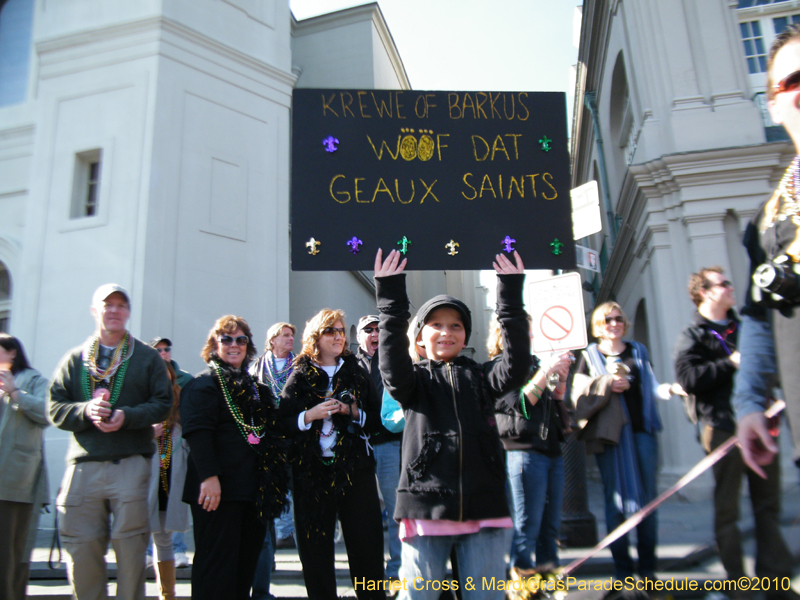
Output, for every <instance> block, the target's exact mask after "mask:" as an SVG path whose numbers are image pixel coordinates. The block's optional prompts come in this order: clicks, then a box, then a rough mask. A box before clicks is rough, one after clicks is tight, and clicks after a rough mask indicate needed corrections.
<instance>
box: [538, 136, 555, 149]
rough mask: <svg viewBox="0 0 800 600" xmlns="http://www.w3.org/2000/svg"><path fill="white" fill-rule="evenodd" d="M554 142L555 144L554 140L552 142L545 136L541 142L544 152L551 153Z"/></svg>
mask: <svg viewBox="0 0 800 600" xmlns="http://www.w3.org/2000/svg"><path fill="white" fill-rule="evenodd" d="M552 142H553V140H551V139H550V138H549V137H547V136H546V135H543V136H542V139H540V140H539V143H540V144H541V145H542V150H544V151H545V152H550V149H551V148H552V146H551V145H550V144H551V143H552Z"/></svg>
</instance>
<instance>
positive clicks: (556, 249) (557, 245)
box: [550, 238, 564, 256]
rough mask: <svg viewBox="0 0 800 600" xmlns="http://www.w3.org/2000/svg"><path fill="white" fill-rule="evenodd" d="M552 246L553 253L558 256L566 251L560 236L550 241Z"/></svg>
mask: <svg viewBox="0 0 800 600" xmlns="http://www.w3.org/2000/svg"><path fill="white" fill-rule="evenodd" d="M550 247H551V248H552V249H553V254H555V255H556V256H558V255H559V254H561V253H562V252H564V244H563V243H562V242H559V241H558V238H556V239H554V240H553V241H552V242H550Z"/></svg>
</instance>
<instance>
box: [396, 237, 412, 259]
mask: <svg viewBox="0 0 800 600" xmlns="http://www.w3.org/2000/svg"><path fill="white" fill-rule="evenodd" d="M397 245H398V246H400V253H401V254H404V255H405V253H406V252H408V247H409V246H410V245H411V240H410V239H408V238H407V237H406V236H403V239H402V240H397Z"/></svg>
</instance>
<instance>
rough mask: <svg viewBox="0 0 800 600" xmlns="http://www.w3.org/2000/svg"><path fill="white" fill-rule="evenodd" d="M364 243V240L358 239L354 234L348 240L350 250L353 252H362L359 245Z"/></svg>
mask: <svg viewBox="0 0 800 600" xmlns="http://www.w3.org/2000/svg"><path fill="white" fill-rule="evenodd" d="M363 243H364V242H363V241H362V240H360V239H358V238H357V237H356V236H353V238H352V239H350V240H347V245H348V246H350V252H352V253H353V254H358V253H359V252H361V248H359V246H361V244H363Z"/></svg>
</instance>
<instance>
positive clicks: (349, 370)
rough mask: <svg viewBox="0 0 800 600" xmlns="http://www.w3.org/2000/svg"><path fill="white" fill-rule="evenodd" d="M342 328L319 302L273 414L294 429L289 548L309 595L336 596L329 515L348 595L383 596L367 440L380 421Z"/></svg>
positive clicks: (371, 389) (339, 318) (340, 319)
mask: <svg viewBox="0 0 800 600" xmlns="http://www.w3.org/2000/svg"><path fill="white" fill-rule="evenodd" d="M345 331H346V329H345V325H344V313H343V312H342V311H339V310H331V309H324V310H322V311H320V312H319V313H317V314H316V315H315V316H314V317H313V318H312V319H311V320H310V321H308V322H307V323H306V327H305V331H304V332H303V349H302V351H301V352H300V354H298V356H297V358H296V359H295V368H294V371H293V372H292V374H291V375H290V376H289V380H288V381H287V382H286V386H285V387H284V388H283V392H282V393H281V402H280V411H281V416H282V418H283V419H285V426H286V427H287V428H288V427H292V428H293V429H294V431H295V432H296V435H295V437H294V440H293V444H292V448H291V450H290V462H291V465H292V478H293V479H292V483H293V486H294V487H293V490H294V502H295V506H294V511H295V512H294V515H295V524H296V528H297V549H298V552H299V554H300V561H301V562H302V564H303V577H304V578H305V584H306V591H307V592H308V597H309V598H310V599H312V600H318V599H319V600H322V599H324V600H335V599H336V597H337V595H336V575H335V569H334V532H335V527H336V519H337V516H338V519H339V522H340V523H341V526H342V534H343V536H344V543H345V547H346V548H347V556H348V561H349V564H350V577H351V579H352V580H353V582H354V587H355V592H356V597H358V598H359V599H364V598H384V597H385V594H384V591H383V588H382V585H381V584H382V582H383V578H384V571H383V525H382V520H381V511H380V502H379V500H378V488H377V484H376V481H375V459H374V456H373V454H372V448H371V446H370V445H369V436H370V434H372V433H374V432H376V431H377V430H378V426H379V424H380V402H379V400H378V397H377V393H376V391H375V386H374V384H373V383H372V380H371V379H370V376H369V374H368V373H367V372H366V371H364V370H363V369H362V368H361V367H360V366H359V365H358V362H357V360H356V358H355V356H353V355H352V354H351V353H350V352H349V350H348V349H347V337H346V334H345ZM365 583H367V584H369V583H372V585H364V584H365ZM376 587H377V588H379V589H375V588H376ZM365 588H372V589H365Z"/></svg>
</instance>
